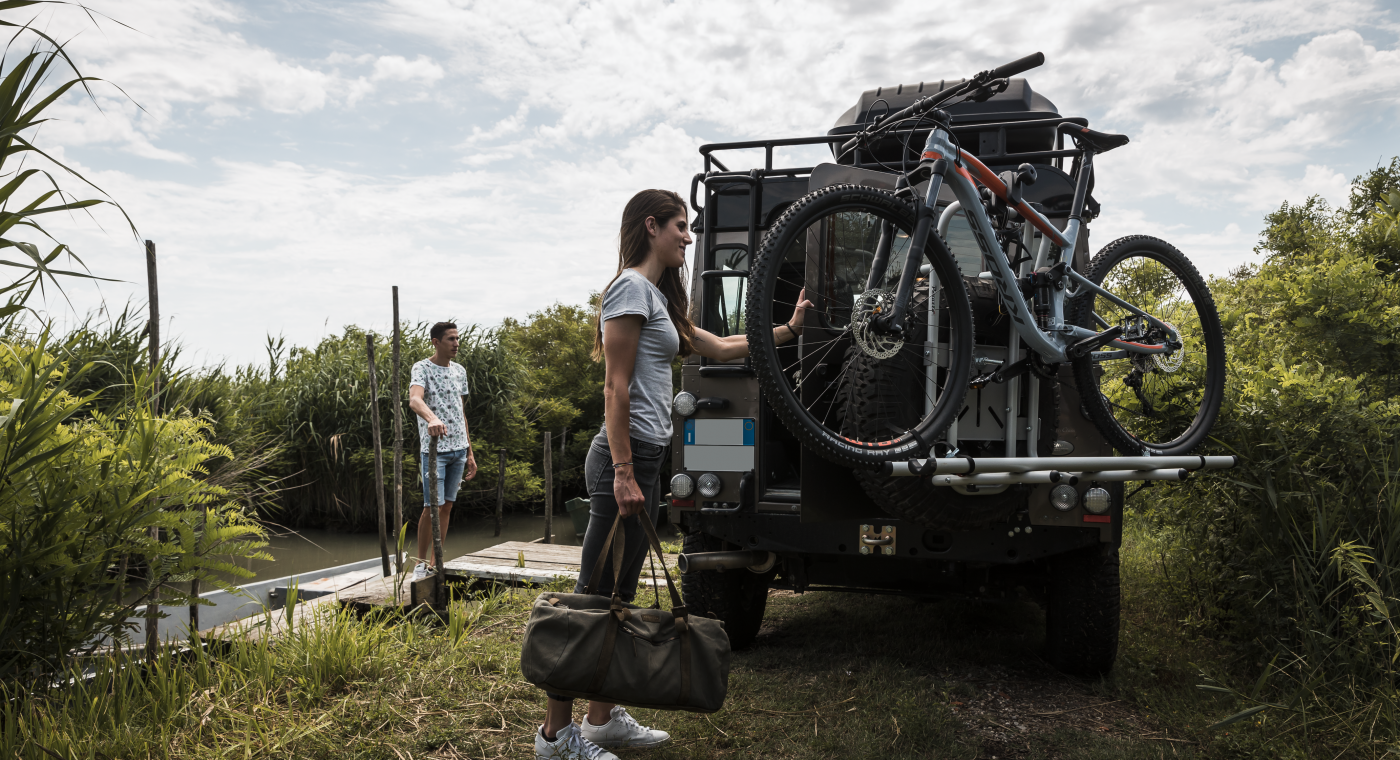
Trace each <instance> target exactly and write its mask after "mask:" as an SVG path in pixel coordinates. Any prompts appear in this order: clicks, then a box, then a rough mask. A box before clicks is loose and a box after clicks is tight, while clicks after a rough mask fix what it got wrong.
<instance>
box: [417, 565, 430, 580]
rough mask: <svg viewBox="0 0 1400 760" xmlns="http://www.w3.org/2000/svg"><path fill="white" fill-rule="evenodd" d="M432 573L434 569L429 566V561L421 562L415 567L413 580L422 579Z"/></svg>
mask: <svg viewBox="0 0 1400 760" xmlns="http://www.w3.org/2000/svg"><path fill="white" fill-rule="evenodd" d="M430 574H432V570H431V569H429V568H428V563H427V562H419V563H418V564H417V565H415V566H414V568H413V580H415V581H421V580H423V579H424V578H427V577H428V576H429V575H430Z"/></svg>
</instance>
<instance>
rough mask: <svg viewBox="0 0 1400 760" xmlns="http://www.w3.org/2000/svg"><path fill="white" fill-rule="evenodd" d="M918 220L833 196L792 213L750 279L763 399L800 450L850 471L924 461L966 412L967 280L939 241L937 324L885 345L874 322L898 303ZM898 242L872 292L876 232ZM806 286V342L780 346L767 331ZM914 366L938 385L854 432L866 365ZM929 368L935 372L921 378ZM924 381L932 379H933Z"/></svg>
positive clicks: (886, 200) (754, 351)
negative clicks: (917, 459)
mask: <svg viewBox="0 0 1400 760" xmlns="http://www.w3.org/2000/svg"><path fill="white" fill-rule="evenodd" d="M914 224H915V213H914V209H913V208H912V207H911V206H910V205H909V204H907V203H905V202H904V201H902V200H900V199H898V198H896V197H895V196H894V194H893V193H890V192H886V191H883V190H877V189H874V188H869V187H859V186H854V185H837V186H833V187H828V188H823V189H821V190H817V191H815V192H813V193H810V194H808V195H807V196H805V197H803V198H801V199H800V200H798V201H797V202H796V203H794V204H793V205H792V206H790V207H788V209H787V211H785V212H784V213H783V214H782V216H781V217H779V218H778V220H777V221H776V222H774V224H773V226H772V227H771V228H770V229H769V230H768V233H767V234H766V235H765V236H764V240H763V246H762V247H761V249H760V250H759V252H758V255H757V257H756V259H755V261H754V264H753V268H752V270H751V271H750V274H749V292H748V296H747V300H746V303H745V313H746V314H747V315H748V316H749V319H748V323H747V334H748V340H749V352H750V357H751V360H752V362H753V366H754V369H755V370H756V372H757V374H758V379H759V384H760V387H761V388H762V389H763V392H764V397H765V398H766V399H767V401H768V403H769V404H771V405H772V407H773V409H774V411H775V412H776V413H777V416H778V418H779V419H781V420H782V421H783V423H784V424H785V425H786V426H787V427H788V428H789V429H790V430H791V431H792V432H793V434H794V435H796V436H797V437H798V439H799V440H800V441H802V442H803V443H804V444H805V445H807V446H808V447H810V448H812V449H813V450H814V451H816V452H818V453H819V454H821V455H822V456H823V457H825V458H827V459H829V460H831V461H833V462H836V463H838V464H843V465H847V466H857V467H876V466H879V465H880V464H881V463H883V462H886V461H892V460H900V459H909V458H912V457H915V456H918V455H920V454H921V453H923V452H926V451H927V450H928V449H929V448H930V447H931V446H932V445H933V443H934V441H935V440H937V438H938V437H939V436H940V435H942V433H943V432H944V431H945V430H946V429H947V427H948V425H949V424H950V423H951V422H952V421H953V419H954V417H955V415H956V414H957V412H958V411H959V410H960V409H961V408H962V399H963V395H964V394H965V393H966V392H967V381H968V373H969V371H970V368H971V364H972V309H971V306H970V303H969V301H968V295H967V288H966V286H965V285H964V283H963V279H962V273H961V272H960V271H959V270H958V265H957V262H956V261H954V260H953V257H952V255H951V254H949V253H948V249H947V248H946V247H945V246H944V245H943V242H942V241H941V240H939V239H938V236H937V235H936V234H930V235H929V241H928V244H927V245H926V247H925V248H926V250H924V251H923V252H922V253H921V254H916V255H921V256H922V257H923V258H925V259H926V261H927V262H928V263H929V264H930V265H931V272H932V274H934V275H935V276H936V277H937V282H938V285H939V299H940V303H941V304H942V305H943V306H944V308H943V309H942V310H940V324H939V326H938V330H937V333H938V334H937V335H936V336H933V337H934V338H935V340H929V337H930V336H929V332H930V331H929V330H927V329H924V328H922V327H920V329H922V332H920V331H919V330H917V329H914V326H915V325H916V324H919V323H917V322H916V321H915V320H910V325H911V329H910V330H908V331H906V334H905V338H898V337H896V336H891V335H886V334H882V333H881V332H880V331H879V330H878V329H877V328H876V327H875V325H874V320H875V318H876V317H878V316H879V314H880V313H881V311H882V310H885V309H888V307H889V306H890V305H891V304H892V302H893V300H894V290H895V288H896V286H897V285H898V282H899V277H900V272H902V271H903V268H904V261H905V258H906V257H907V256H908V255H909V253H910V248H911V247H912V246H911V241H910V237H911V236H912V234H913V230H914ZM882 229H883V230H885V231H886V232H887V233H892V237H891V239H892V241H893V244H892V245H891V251H890V255H889V261H888V266H887V268H886V270H885V276H884V277H883V278H880V279H879V280H878V281H877V282H875V283H874V286H873V287H867V285H870V284H871V283H870V282H869V280H870V272H871V268H872V262H873V260H874V254H875V250H876V247H877V242H878V240H879V239H880V235H881V231H882ZM804 287H807V288H808V292H807V297H808V299H809V300H811V301H812V302H813V303H814V304H815V308H813V309H809V310H808V311H807V317H806V322H805V325H804V328H803V336H802V339H801V340H800V341H797V342H795V343H789V344H787V345H784V346H778V345H776V344H775V342H774V340H773V329H772V326H773V325H775V324H782V323H783V322H784V321H785V320H784V317H785V316H786V315H790V314H791V313H792V309H793V306H794V305H795V303H796V300H797V295H798V292H799V291H800V290H802V289H803V288H804ZM872 358H873V359H878V360H883V361H890V362H896V363H901V364H907V365H908V366H907V367H905V369H906V370H907V371H908V372H911V373H916V374H917V375H918V377H920V378H924V377H927V376H928V375H930V374H931V375H932V380H933V387H932V392H930V391H929V388H928V383H923V384H921V385H919V386H918V387H917V388H916V389H915V390H914V391H912V392H913V393H915V394H917V395H916V397H915V399H912V400H907V401H908V403H904V404H902V405H900V407H899V408H898V409H894V410H893V411H891V413H890V414H889V415H888V416H886V417H885V418H884V419H882V421H881V422H882V424H881V425H879V426H878V427H877V429H872V428H871V426H870V425H869V424H868V420H860V421H857V420H856V419H855V415H857V414H858V413H859V412H860V410H859V408H858V406H859V405H858V404H857V399H858V398H859V397H860V396H861V394H859V393H857V392H856V391H855V389H854V387H853V384H854V383H856V381H857V379H858V376H859V375H860V373H859V372H858V371H857V363H858V362H859V361H860V360H861V359H872ZM926 359H927V360H931V361H932V362H933V364H932V366H931V367H926V364H925V362H926ZM926 373H927V374H926Z"/></svg>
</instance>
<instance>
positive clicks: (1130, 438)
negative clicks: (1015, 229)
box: [1071, 235, 1225, 455]
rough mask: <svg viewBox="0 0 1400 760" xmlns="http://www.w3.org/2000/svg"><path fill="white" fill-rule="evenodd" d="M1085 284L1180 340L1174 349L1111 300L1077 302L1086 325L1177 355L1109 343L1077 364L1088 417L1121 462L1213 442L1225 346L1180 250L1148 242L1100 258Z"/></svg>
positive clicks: (1090, 297)
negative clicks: (1119, 330) (1116, 330)
mask: <svg viewBox="0 0 1400 760" xmlns="http://www.w3.org/2000/svg"><path fill="white" fill-rule="evenodd" d="M1088 278H1089V279H1090V280H1091V281H1093V282H1094V283H1095V284H1097V285H1100V286H1102V287H1103V288H1104V289H1105V290H1108V291H1109V292H1112V293H1113V294H1115V295H1117V296H1118V297H1119V298H1121V299H1123V300H1124V301H1127V302H1128V303H1130V304H1133V305H1134V306H1136V307H1138V308H1139V309H1141V310H1143V311H1144V312H1146V313H1148V314H1151V315H1152V316H1154V317H1156V318H1157V319H1158V320H1160V321H1162V322H1165V323H1167V324H1169V325H1171V326H1172V327H1174V328H1175V329H1176V330H1177V332H1178V335H1179V337H1180V345H1178V346H1175V347H1172V346H1171V343H1170V342H1169V339H1168V336H1167V335H1166V334H1165V333H1163V332H1162V331H1160V330H1158V329H1156V328H1153V327H1151V326H1150V325H1148V324H1147V323H1146V321H1145V320H1143V319H1141V318H1139V317H1137V316H1135V315H1134V314H1132V313H1131V312H1129V311H1128V310H1127V309H1124V308H1122V307H1121V306H1119V305H1117V304H1115V303H1113V302H1111V301H1109V300H1108V299H1107V298H1105V297H1104V296H1102V295H1099V294H1094V293H1086V294H1082V295H1080V296H1078V297H1076V299H1075V301H1074V302H1073V305H1072V307H1071V309H1072V314H1073V320H1074V323H1075V324H1077V325H1079V326H1080V327H1085V328H1089V329H1092V330H1103V329H1106V327H1107V326H1122V327H1123V328H1124V333H1123V337H1122V338H1121V340H1123V341H1125V342H1132V343H1136V344H1139V345H1152V346H1167V347H1169V348H1171V350H1170V351H1168V352H1167V353H1158V354H1139V353H1129V352H1127V351H1125V350H1121V349H1116V350H1115V349H1114V348H1113V346H1111V345H1110V346H1106V347H1105V348H1104V349H1102V350H1099V351H1095V352H1093V353H1092V354H1090V355H1088V356H1084V357H1081V358H1078V359H1074V360H1073V367H1074V381H1075V385H1076V386H1077V387H1078V388H1079V394H1080V398H1081V399H1083V401H1084V406H1085V409H1086V410H1087V411H1088V413H1089V418H1090V419H1091V420H1093V421H1094V424H1095V425H1096V426H1097V427H1098V429H1099V432H1101V433H1102V434H1103V435H1104V437H1105V438H1107V439H1108V441H1109V443H1111V444H1112V445H1113V447H1114V448H1116V449H1118V450H1119V451H1121V452H1123V453H1124V454H1129V455H1143V454H1152V455H1172V454H1189V453H1191V451H1192V450H1194V449H1195V448H1196V447H1197V446H1199V445H1200V444H1201V442H1202V441H1204V440H1205V438H1206V436H1207V435H1209V434H1210V429H1211V427H1212V426H1213V425H1214V424H1215V418H1216V415H1217V414H1218V413H1219V412H1220V403H1221V400H1222V398H1223V397H1224V393H1225V338H1224V335H1223V334H1222V332H1221V329H1220V317H1219V315H1218V314H1217V313H1216V311H1215V301H1214V299H1212V298H1211V295H1210V290H1209V289H1208V288H1207V287H1206V284H1205V282H1204V281H1203V280H1202V279H1201V275H1200V274H1199V273H1197V272H1196V268H1195V267H1194V266H1192V264H1191V262H1190V261H1189V260H1188V259H1187V258H1186V257H1185V256H1184V255H1182V253H1181V252H1180V251H1178V250H1177V249H1176V248H1173V247H1172V246H1171V245H1170V244H1168V243H1166V242H1164V241H1162V240H1158V239H1157V238H1153V237H1147V236H1145V235H1134V236H1132V237H1126V238H1121V239H1119V240H1115V241H1114V242H1112V243H1110V244H1109V245H1108V246H1106V247H1105V248H1104V249H1103V250H1101V251H1099V253H1098V255H1096V256H1095V257H1094V260H1093V261H1092V262H1091V263H1090V265H1089V274H1088ZM1096 317H1097V318H1096Z"/></svg>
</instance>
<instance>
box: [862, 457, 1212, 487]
mask: <svg viewBox="0 0 1400 760" xmlns="http://www.w3.org/2000/svg"><path fill="white" fill-rule="evenodd" d="M1237 464H1239V457H1237V456H1233V455H1232V456H1195V455H1192V456H1136V457H1070V456H1065V457H981V458H974V457H946V458H943V459H911V460H909V461H907V462H886V463H885V466H884V468H883V472H884V474H885V475H887V476H890V477H896V478H900V477H906V478H907V477H919V476H923V475H929V476H931V478H930V482H932V484H933V485H935V486H970V485H975V486H1003V485H1013V484H1018V483H1060V482H1064V483H1068V484H1070V485H1074V484H1076V483H1078V482H1079V481H1080V480H1097V481H1103V482H1110V483H1118V482H1127V481H1140V480H1168V481H1181V480H1185V479H1186V478H1188V477H1189V476H1190V474H1191V473H1193V472H1199V471H1203V470H1228V469H1230V468H1232V467H1234V466H1235V465H1237Z"/></svg>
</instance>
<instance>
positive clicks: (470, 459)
mask: <svg viewBox="0 0 1400 760" xmlns="http://www.w3.org/2000/svg"><path fill="white" fill-rule="evenodd" d="M474 477H476V454H474V453H472V450H471V449H467V477H466V478H464V479H465V480H471V479H472V478H474Z"/></svg>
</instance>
